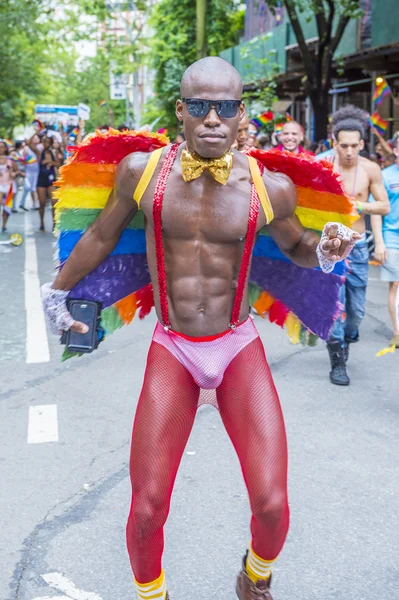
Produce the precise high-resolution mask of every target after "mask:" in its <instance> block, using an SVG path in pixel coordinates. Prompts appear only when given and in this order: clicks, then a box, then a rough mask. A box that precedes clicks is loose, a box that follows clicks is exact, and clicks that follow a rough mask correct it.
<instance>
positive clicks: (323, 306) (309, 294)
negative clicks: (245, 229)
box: [249, 149, 359, 345]
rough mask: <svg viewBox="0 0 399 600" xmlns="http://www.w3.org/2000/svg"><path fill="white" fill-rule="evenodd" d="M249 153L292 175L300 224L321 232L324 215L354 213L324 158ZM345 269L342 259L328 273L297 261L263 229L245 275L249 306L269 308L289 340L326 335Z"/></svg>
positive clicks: (337, 217)
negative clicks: (246, 277) (249, 267)
mask: <svg viewBox="0 0 399 600" xmlns="http://www.w3.org/2000/svg"><path fill="white" fill-rule="evenodd" d="M250 154H251V155H252V156H254V157H255V158H256V159H257V160H258V161H259V162H261V163H262V164H263V165H264V166H265V167H266V168H267V169H269V170H270V171H275V172H280V173H284V174H286V175H288V176H289V177H290V178H291V179H292V181H293V182H294V184H295V186H296V189H297V195H298V206H297V210H296V213H297V216H298V217H299V220H300V221H301V223H302V225H303V226H304V227H307V228H309V229H313V230H314V231H316V232H317V233H321V231H322V230H323V227H324V225H325V224H326V223H328V222H329V221H335V222H339V223H343V224H344V225H346V226H348V227H351V226H352V225H353V223H354V222H355V221H356V220H357V219H358V218H359V217H358V215H357V213H356V210H355V206H354V202H353V201H352V200H351V199H350V198H349V197H348V196H346V194H345V191H344V189H343V185H342V182H341V179H340V177H339V176H338V175H337V173H335V172H334V171H333V168H332V165H331V164H330V163H328V162H327V161H319V162H318V161H315V160H314V159H313V158H311V157H308V156H305V155H293V154H290V153H284V152H279V153H277V152H273V151H271V152H267V151H262V150H255V149H254V150H251V151H250ZM345 272H346V265H345V263H343V262H341V263H338V264H337V265H336V266H335V269H334V271H333V273H330V274H326V273H323V272H322V271H321V270H320V269H304V268H302V267H298V266H297V265H295V264H294V263H293V262H292V261H290V260H289V259H288V258H287V257H286V256H285V255H284V254H283V253H282V252H281V251H280V250H279V248H278V246H277V244H276V243H275V242H274V240H273V239H272V238H271V237H269V236H268V234H267V230H266V229H264V230H262V231H261V232H260V235H259V237H258V240H257V242H256V244H255V248H254V252H253V259H252V267H251V273H250V277H249V281H250V299H251V303H252V306H253V307H254V308H255V309H256V310H257V312H258V313H259V314H261V315H265V314H266V313H268V314H269V318H270V320H271V321H272V322H275V323H276V324H278V325H280V326H281V327H283V326H284V325H285V326H286V328H287V331H288V334H289V336H290V338H291V339H292V341H293V342H298V341H302V342H304V343H308V344H310V345H312V344H313V343H315V340H316V337H315V336H317V337H321V338H322V339H324V340H326V339H328V337H329V335H330V331H331V328H332V326H333V324H334V321H335V319H336V317H337V315H338V314H339V310H340V305H339V289H340V287H341V285H342V284H343V276H344V275H345Z"/></svg>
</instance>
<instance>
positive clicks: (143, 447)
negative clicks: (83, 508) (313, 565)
mask: <svg viewBox="0 0 399 600" xmlns="http://www.w3.org/2000/svg"><path fill="white" fill-rule="evenodd" d="M199 392H200V389H199V387H198V386H197V385H196V384H195V382H194V380H193V378H192V376H191V375H190V374H189V372H188V371H187V370H186V369H185V368H184V367H183V366H182V365H181V364H180V363H179V362H178V360H177V359H176V358H175V357H174V356H173V355H172V354H170V352H169V351H168V350H166V349H165V348H164V347H163V346H161V345H159V344H157V343H154V342H153V343H152V345H151V347H150V351H149V354H148V361H147V368H146V372H145V377H144V384H143V389H142V391H141V395H140V399H139V402H138V406H137V411H136V417H135V422H134V427H133V437H132V448H131V458H130V474H131V481H132V505H131V510H130V515H129V519H128V523H127V546H128V551H129V556H130V562H131V565H132V569H133V572H134V575H135V577H136V579H137V580H138V581H139V582H140V583H148V582H150V581H153V580H154V579H157V577H159V575H160V573H161V568H162V567H161V560H162V553H163V549H164V535H163V527H164V524H165V522H166V519H167V516H168V513H169V507H170V499H171V495H172V490H173V485H174V481H175V478H176V474H177V470H178V468H179V464H180V460H181V457H182V454H183V452H184V448H185V446H186V443H187V440H188V438H189V435H190V432H191V429H192V426H193V423H194V419H195V415H196V411H197V406H198V400H199ZM216 393H217V400H218V404H219V409H220V414H221V417H222V419H223V423H224V425H225V427H226V430H227V432H228V435H229V436H230V439H231V440H232V443H233V445H234V447H235V449H236V451H237V454H238V457H239V460H240V463H241V468H242V472H243V475H244V479H245V483H246V485H247V488H248V494H249V499H250V504H251V510H252V521H251V532H252V544H253V549H254V551H255V552H256V554H258V555H259V556H261V557H262V558H264V559H265V560H272V559H274V558H275V557H276V556H277V555H278V554H279V552H280V550H281V548H282V546H283V544H284V540H285V538H286V535H287V531H288V523H289V509H288V501H287V443H286V435H285V427H284V421H283V416H282V412H281V407H280V402H279V399H278V396H277V392H276V389H275V387H274V384H273V380H272V377H271V374H270V370H269V367H268V365H267V362H266V357H265V353H264V350H263V346H262V343H261V341H260V339H256V340H254V341H253V342H251V343H250V344H249V345H248V346H246V348H244V350H242V351H241V352H240V353H239V354H238V355H237V356H236V357H235V358H234V359H233V361H232V362H231V363H230V365H229V366H228V368H227V369H226V372H225V376H224V379H223V381H222V383H221V385H220V386H219V388H218V389H217V391H216Z"/></svg>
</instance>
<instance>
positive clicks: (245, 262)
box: [230, 164, 264, 330]
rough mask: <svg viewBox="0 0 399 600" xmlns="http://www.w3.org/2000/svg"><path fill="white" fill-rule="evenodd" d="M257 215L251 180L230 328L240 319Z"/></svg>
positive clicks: (255, 198) (261, 168)
mask: <svg viewBox="0 0 399 600" xmlns="http://www.w3.org/2000/svg"><path fill="white" fill-rule="evenodd" d="M259 168H260V172H261V174H263V171H264V167H263V165H260V164H259ZM258 215H259V196H258V193H257V191H256V188H255V185H254V183H253V182H252V187H251V200H250V203H249V216H248V230H247V237H246V239H245V245H244V252H243V255H242V259H241V268H240V273H239V275H238V282H237V290H236V296H235V298H234V304H233V311H232V313H231V323H230V327H231V329H233V330H234V329H235V328H236V327H237V325H238V322H239V320H240V312H241V304H242V299H243V297H244V290H245V284H246V281H247V277H248V271H249V265H250V263H251V257H252V250H253V247H254V242H255V236H256V224H257V222H258Z"/></svg>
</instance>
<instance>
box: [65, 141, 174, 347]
mask: <svg viewBox="0 0 399 600" xmlns="http://www.w3.org/2000/svg"><path fill="white" fill-rule="evenodd" d="M167 143H168V139H167V138H166V137H165V136H162V135H158V134H152V133H147V132H134V131H130V132H127V133H120V132H119V131H115V130H110V131H109V132H108V133H106V134H101V133H99V132H98V133H96V134H95V135H93V136H91V137H90V138H89V139H88V140H87V141H86V142H84V143H83V144H81V145H80V146H78V147H75V148H72V150H73V154H72V156H71V158H70V159H69V160H68V162H67V163H66V164H65V165H64V166H63V167H62V168H61V169H60V179H59V180H58V182H57V187H58V189H57V191H56V193H55V195H56V198H57V199H58V202H57V204H56V224H57V233H58V257H59V263H60V268H61V269H62V265H63V264H64V263H65V261H66V260H67V258H68V257H69V255H70V253H71V252H72V250H73V248H74V247H75V245H76V244H77V242H78V241H79V240H80V238H81V237H82V235H83V233H84V232H85V230H86V229H87V228H88V227H89V225H90V224H91V223H92V222H93V221H94V220H95V219H96V218H97V217H98V215H99V214H100V212H101V210H102V209H103V208H104V206H105V204H106V202H107V200H108V197H109V194H110V192H111V190H112V188H113V181H114V173H115V170H116V167H117V165H118V164H119V163H120V161H121V160H122V159H123V158H124V157H125V156H127V155H128V154H131V153H132V152H152V151H153V150H156V149H157V148H160V147H162V146H165V145H166V144H167ZM70 297H71V298H81V299H85V300H96V301H98V302H101V304H102V307H103V310H102V315H101V317H102V320H101V325H102V326H103V328H104V330H105V334H106V335H108V334H110V333H112V332H113V331H115V330H116V329H118V328H119V327H122V325H124V324H128V323H130V322H131V321H132V319H133V317H134V315H135V313H136V311H137V310H138V309H139V314H140V317H141V318H142V317H143V316H145V315H146V314H148V313H149V312H150V310H151V308H152V306H153V303H154V299H153V293H152V286H151V283H150V275H149V271H148V265H147V257H146V243H145V234H144V219H143V214H142V213H141V212H139V213H137V215H136V216H135V218H134V219H133V220H132V222H131V223H130V224H129V226H128V228H127V229H126V230H125V231H124V232H123V233H122V235H121V237H120V239H119V242H118V244H117V246H116V248H115V249H114V251H113V252H112V253H111V254H110V255H109V256H108V257H107V258H106V259H105V260H104V261H103V262H102V263H101V265H99V266H98V267H97V269H95V270H94V271H92V272H91V273H90V274H89V275H87V276H86V277H84V278H83V279H82V280H81V281H80V282H79V283H78V284H77V285H76V286H75V287H74V288H73V289H72V290H71V293H70ZM70 355H71V354H69V353H68V352H65V353H64V358H68V357H69V356H70Z"/></svg>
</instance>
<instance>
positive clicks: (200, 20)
mask: <svg viewBox="0 0 399 600" xmlns="http://www.w3.org/2000/svg"><path fill="white" fill-rule="evenodd" d="M207 4H208V2H207V0H197V59H200V58H204V56H206V9H207Z"/></svg>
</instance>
